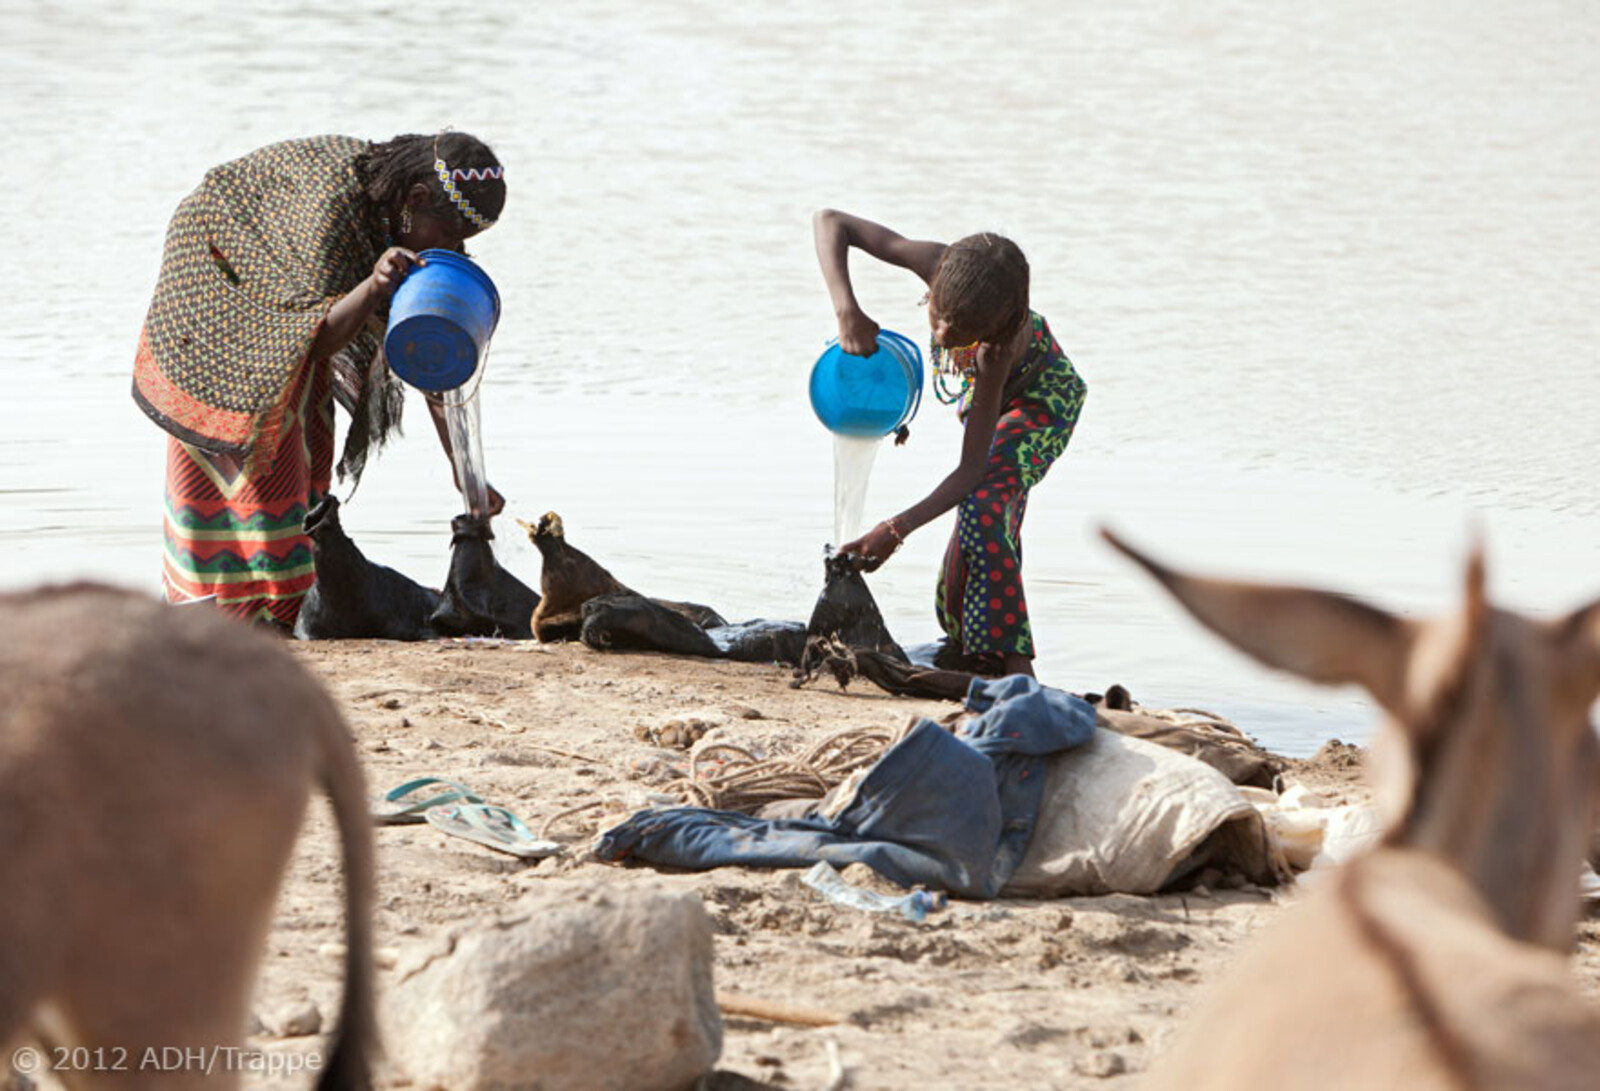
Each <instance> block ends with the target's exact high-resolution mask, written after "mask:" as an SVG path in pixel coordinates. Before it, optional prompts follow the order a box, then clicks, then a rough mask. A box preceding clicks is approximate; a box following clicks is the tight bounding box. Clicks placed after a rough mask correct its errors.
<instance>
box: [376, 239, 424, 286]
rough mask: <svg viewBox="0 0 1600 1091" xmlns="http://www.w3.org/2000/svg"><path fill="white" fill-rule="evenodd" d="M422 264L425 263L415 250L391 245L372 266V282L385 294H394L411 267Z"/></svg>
mask: <svg viewBox="0 0 1600 1091" xmlns="http://www.w3.org/2000/svg"><path fill="white" fill-rule="evenodd" d="M422 264H425V263H424V262H423V261H422V259H421V258H419V257H417V253H416V251H415V250H407V249H406V248H405V247H403V246H391V247H389V249H387V250H385V251H384V252H383V253H382V255H380V256H379V258H378V261H377V264H376V265H374V266H373V267H372V282H373V283H374V284H375V285H376V286H377V288H378V290H379V291H380V292H382V293H383V294H384V295H393V294H394V290H395V289H396V288H398V287H399V286H400V282H401V281H402V280H404V279H405V278H406V273H407V272H409V271H410V269H411V267H412V266H413V265H422Z"/></svg>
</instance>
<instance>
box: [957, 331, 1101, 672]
mask: <svg viewBox="0 0 1600 1091" xmlns="http://www.w3.org/2000/svg"><path fill="white" fill-rule="evenodd" d="M1018 366H1019V367H1020V368H1022V369H1026V370H1028V371H1030V372H1031V373H1032V374H1031V377H1030V378H1029V379H1028V380H1027V382H1026V385H1025V386H1024V387H1023V388H1022V390H1021V391H1020V392H1019V393H1018V394H1016V395H1015V396H1013V397H1012V399H1011V400H1010V401H1009V402H1007V403H1006V405H1005V406H1004V407H1003V408H1002V409H1001V412H1000V419H999V421H998V422H996V424H995V433H994V441H993V442H992V443H991V445H990V447H989V465H988V468H987V470H986V472H985V474H984V478H983V481H982V482H981V483H980V484H979V485H978V487H977V488H976V489H974V490H973V492H972V494H971V495H970V496H968V497H967V498H966V499H965V500H963V501H961V504H960V506H959V507H957V509H956V526H955V530H954V531H953V532H952V533H951V535H950V544H949V545H948V546H947V547H946V548H945V554H944V563H943V565H941V567H940V571H939V585H938V589H937V593H936V595H935V608H936V610H937V612H938V615H939V625H940V627H941V628H943V629H944V631H945V633H946V634H947V635H948V636H949V637H950V639H951V640H952V641H953V642H955V643H956V644H958V645H959V646H960V647H961V650H962V651H963V652H965V653H967V654H968V655H985V654H991V653H995V654H1004V653H1016V654H1019V655H1026V656H1032V655H1033V629H1032V627H1031V626H1030V625H1029V624H1028V602H1027V598H1026V596H1025V595H1024V593H1023V589H1022V516H1023V514H1024V513H1025V512H1026V511H1027V508H1028V490H1029V489H1031V488H1033V486H1034V485H1037V484H1038V483H1039V482H1040V481H1042V480H1043V479H1044V475H1045V473H1046V472H1048V471H1049V469H1050V467H1051V465H1053V464H1054V462H1055V460H1056V459H1057V458H1058V457H1059V456H1060V454H1061V452H1062V451H1064V450H1066V447H1067V441H1068V440H1070V439H1071V438H1072V430H1073V428H1074V427H1075V426H1076V425H1077V423H1078V414H1079V413H1080V412H1081V411H1082V409H1083V399H1084V395H1085V393H1086V391H1087V387H1086V385H1085V384H1084V381H1083V379H1082V377H1080V376H1079V375H1078V373H1077V371H1076V369H1074V368H1073V366H1072V361H1071V360H1069V359H1067V356H1066V354H1065V353H1064V352H1062V351H1061V346H1060V345H1059V344H1058V343H1057V342H1056V339H1055V338H1054V337H1053V336H1051V334H1050V328H1049V326H1047V325H1046V324H1045V320H1044V319H1043V318H1042V317H1041V316H1039V315H1037V314H1035V315H1034V316H1033V344H1032V345H1031V346H1030V347H1029V349H1028V351H1027V353H1025V354H1024V356H1023V359H1022V361H1021V363H1020V364H1019V365H1018Z"/></svg>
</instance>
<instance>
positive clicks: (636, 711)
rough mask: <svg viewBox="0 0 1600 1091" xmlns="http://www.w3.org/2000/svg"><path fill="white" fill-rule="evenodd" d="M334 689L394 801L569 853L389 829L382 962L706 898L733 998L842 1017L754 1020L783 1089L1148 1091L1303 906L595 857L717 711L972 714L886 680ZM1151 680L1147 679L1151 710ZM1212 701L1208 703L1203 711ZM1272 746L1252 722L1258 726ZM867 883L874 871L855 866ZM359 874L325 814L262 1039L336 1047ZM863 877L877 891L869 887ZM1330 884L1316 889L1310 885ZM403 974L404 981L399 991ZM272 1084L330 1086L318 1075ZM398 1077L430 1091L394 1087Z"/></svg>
mask: <svg viewBox="0 0 1600 1091" xmlns="http://www.w3.org/2000/svg"><path fill="white" fill-rule="evenodd" d="M293 648H294V653H295V654H296V655H297V656H298V657H299V658H300V659H301V660H302V662H304V663H305V664H306V665H307V666H309V667H310V668H311V669H312V670H313V671H315V672H316V673H317V674H318V675H319V676H320V677H321V678H322V679H323V680H324V681H325V682H326V683H327V685H328V687H329V688H330V690H331V691H332V692H333V693H334V695H335V697H336V698H337V700H338V702H339V703H340V705H341V706H342V707H343V709H344V711H345V714H346V716H347V717H348V719H349V722H350V725H351V728H352V730H353V731H354V734H355V738H356V741H357V745H358V747H359V749H360V752H361V756H362V758H363V760H364V762H365V765H366V770H367V777H368V780H369V787H371V788H372V789H373V790H374V791H376V790H379V789H385V788H389V787H392V786H394V785H397V784H399V783H401V782H403V781H405V780H407V779H410V778H412V777H416V776H423V775H434V776H443V777H449V778H452V779H457V780H460V781H463V782H465V783H467V784H469V785H471V786H472V787H473V788H474V789H476V790H478V791H479V792H480V794H482V795H483V796H484V797H485V798H486V799H488V800H489V801H491V802H495V803H499V804H502V805H504V806H507V807H509V808H511V809H512V810H513V811H515V812H516V813H517V814H519V815H520V816H521V817H522V818H523V819H524V820H525V821H526V822H527V823H528V824H529V826H531V827H532V828H533V829H534V830H535V831H536V832H538V831H539V830H540V829H541V827H543V826H544V825H545V824H546V823H547V822H549V821H550V820H551V819H552V818H554V817H555V816H558V815H560V814H561V813H562V812H564V811H568V810H570V809H572V808H574V807H578V806H580V805H582V804H586V803H593V802H597V801H598V802H601V803H602V804H603V805H602V806H601V807H599V808H596V809H591V810H588V811H584V812H581V813H578V814H574V815H571V816H568V817H566V818H561V819H560V820H558V821H557V822H556V823H555V824H554V825H553V826H551V827H550V836H552V837H553V838H555V839H556V840H561V841H566V842H569V843H570V847H571V851H569V852H568V853H567V854H565V855H563V856H561V857H557V858H552V859H547V860H544V861H540V862H535V863H524V862H522V861H519V860H516V859H514V858H512V857H510V856H506V855H503V854H499V853H495V852H492V851H490V850H488V849H484V848H481V847H479V846H476V845H473V844H471V843H469V842H466V841H463V840H460V839H457V838H450V837H447V836H445V835H443V834H441V833H439V832H438V831H436V830H434V829H432V828H431V827H428V826H425V825H424V826H401V827H386V828H382V829H379V830H377V831H376V836H377V843H378V863H379V890H378V899H377V902H378V907H379V908H378V916H377V936H378V944H379V946H380V950H384V951H387V952H390V953H395V952H403V951H404V950H405V949H406V948H407V947H408V946H409V945H413V944H417V943H424V942H426V941H427V940H428V939H429V938H430V937H432V936H436V935H437V934H439V933H441V932H443V931H444V930H446V929H448V928H450V927H451V926H458V925H463V924H470V923H471V922H473V921H475V920H479V919H483V918H486V917H488V916H490V915H492V914H494V913H495V912H496V911H498V910H500V909H501V908H503V907H505V906H507V905H508V904H509V903H511V902H513V901H514V900H516V899H517V898H518V897H519V896H520V895H521V894H523V893H524V892H525V891H528V890H530V889H532V888H536V887H538V885H539V884H541V883H543V882H545V880H546V879H547V878H549V877H550V876H557V875H559V876H562V877H563V878H565V879H577V880H583V881H588V882H593V883H618V884H621V883H636V882H664V883H667V884H669V885H671V886H673V887H676V888H686V889H690V890H694V891H696V892H698V893H699V894H700V895H701V896H702V897H703V898H704V901H705V905H706V908H707V910H708V912H709V913H710V915H711V917H712V919H713V921H714V923H715V927H716V932H717V936H716V969H715V972H716V981H717V987H718V989H719V990H723V989H727V990H734V991H737V992H740V993H744V994H748V995H751V996H756V997H765V998H771V999H776V1000H782V1001H784V1002H786V1003H789V1004H797V1005H805V1006H807V1007H812V1008H821V1009H826V1010H829V1011H832V1012H835V1013H837V1014H838V1015H839V1016H840V1017H841V1022H840V1023H839V1024H838V1025H836V1026H831V1027H826V1028H821V1029H812V1028H802V1027H793V1026H777V1025H773V1024H769V1023H763V1022H758V1021H754V1020H747V1019H742V1018H729V1019H728V1020H727V1021H726V1037H725V1044H724V1048H723V1055H722V1059H721V1062H720V1064H719V1069H721V1070H724V1071H731V1072H735V1073H738V1074H740V1075H742V1076H744V1077H748V1078H749V1079H751V1080H755V1081H759V1083H761V1084H765V1085H770V1086H773V1087H780V1088H788V1087H793V1088H821V1087H823V1086H825V1084H826V1083H827V1080H828V1077H829V1061H828V1050H829V1047H828V1044H827V1043H828V1042H830V1041H831V1042H833V1043H835V1045H836V1047H837V1050H838V1055H839V1057H840V1059H841V1061H842V1063H843V1065H844V1068H845V1070H846V1072H847V1073H848V1074H849V1084H848V1086H852V1087H860V1088H866V1087H871V1088H882V1089H890V1091H893V1089H908V1091H909V1089H912V1088H919V1089H920V1088H930V1087H939V1088H945V1087H949V1088H957V1087H959V1088H1008V1089H1012V1088H1077V1087H1105V1088H1117V1087H1130V1086H1133V1085H1134V1084H1136V1083H1137V1080H1138V1074H1139V1073H1140V1072H1141V1071H1142V1070H1143V1069H1145V1068H1146V1067H1147V1066H1148V1065H1149V1064H1150V1062H1151V1059H1152V1058H1153V1057H1154V1056H1155V1055H1156V1054H1157V1053H1158V1052H1159V1051H1160V1050H1161V1049H1162V1048H1163V1046H1164V1044H1165V1043H1166V1041H1167V1040H1168V1038H1169V1036H1170V1035H1171V1033H1172V1032H1173V1030H1174V1028H1175V1027H1176V1026H1177V1024H1178V1022H1179V1021H1180V1020H1181V1019H1182V1018H1183V1016H1184V1014H1185V1013H1186V1012H1188V1011H1190V1010H1191V1009H1192V1007H1193V1005H1194V1004H1195V1002H1196V999H1197V997H1199V996H1200V994H1201V992H1202V991H1203V989H1204V987H1205V985H1206V983H1207V982H1208V981H1210V980H1212V979H1213V978H1215V977H1216V975H1217V974H1218V973H1219V972H1220V971H1221V970H1222V969H1223V968H1224V967H1225V966H1226V965H1227V964H1228V963H1229V962H1230V961H1231V959H1232V956H1233V955H1234V953H1235V952H1236V951H1237V949H1238V947H1239V945H1240V944H1241V943H1243V942H1245V941H1246V940H1247V939H1248V938H1249V937H1250V935H1251V934H1252V933H1253V932H1255V931H1256V930H1257V929H1258V928H1260V927H1262V926H1263V925H1264V924H1266V923H1268V922H1270V921H1271V920H1272V919H1273V918H1275V917H1276V916H1277V915H1278V914H1279V913H1280V912H1282V909H1283V907H1284V905H1285V904H1288V903H1289V902H1292V901H1293V899H1294V898H1296V897H1298V896H1299V894H1298V892H1297V891H1296V890H1294V889H1289V890H1266V889H1260V888H1254V887H1250V888H1245V889H1238V890H1225V891H1211V892H1206V891H1200V892H1191V893H1187V894H1184V895H1165V896H1160V897H1148V898H1147V897H1132V896H1113V897H1104V898H1068V899H1058V900H1048V901H1023V900H1000V901H994V902H986V903H974V902H957V903H952V905H951V906H950V908H949V909H948V910H946V911H944V912H942V913H938V914H935V915H934V916H932V917H930V918H929V919H928V920H927V921H926V922H925V923H923V924H920V925H918V924H912V923H910V922H907V921H902V920H899V919H898V918H896V919H886V918H883V917H880V916H874V915H869V914H865V913H861V912H859V911H856V910H850V909H842V908H839V907H836V906H834V905H832V904H831V903H828V902H826V901H823V900H821V899H820V898H819V897H818V896H816V895H815V894H813V893H812V892H811V891H810V890H809V889H808V888H806V887H804V886H802V885H801V884H800V883H799V873H798V872H794V871H759V870H747V869H737V868H725V869H721V870H717V871H712V872H705V873H698V874H663V873H660V872H657V871H655V870H653V869H649V868H644V867H619V866H612V865H607V864H602V863H599V862H596V861H593V860H589V859H587V858H586V854H585V852H584V851H583V850H584V848H585V846H586V845H587V843H588V841H589V839H590V838H591V837H592V835H593V833H594V831H595V829H596V827H597V824H598V822H599V821H600V818H601V815H602V814H603V813H606V812H611V813H620V812H622V811H623V810H625V809H627V807H628V804H629V800H630V797H632V798H637V794H638V793H639V792H641V791H644V790H648V788H649V785H648V783H647V779H648V778H647V777H642V776H641V774H640V772H639V771H640V770H641V769H648V767H649V765H650V763H651V761H652V759H657V760H659V759H663V758H671V757H673V756H675V755H676V756H679V757H681V753H680V752H675V751H669V750H663V749H661V748H658V747H656V746H652V745H650V744H649V743H647V742H645V741H642V740H641V739H640V738H638V737H637V736H636V733H635V732H636V728H637V727H639V726H640V725H643V726H644V727H646V728H650V727H660V726H662V725H664V724H666V723H668V722H669V721H671V720H674V719H686V718H695V719H699V720H701V721H705V722H707V723H710V724H715V725H721V726H722V727H723V728H724V730H725V732H726V733H727V734H728V735H729V736H730V738H732V739H736V740H737V739H745V740H751V741H757V742H759V743H761V744H762V745H764V746H765V747H766V748H767V749H768V751H769V752H773V753H783V752H787V751H792V750H797V749H799V748H801V747H802V746H804V745H806V744H807V743H809V742H813V741H815V740H817V739H819V738H821V737H822V736H824V735H826V734H829V733H831V732H834V731H837V730H841V729H844V728H848V727H868V726H896V725H899V724H900V723H902V722H904V720H905V719H906V718H907V717H910V716H913V715H917V714H933V715H937V714H940V713H942V712H946V711H949V709H950V707H951V706H947V705H940V704H938V703H935V702H922V701H910V700H903V699H897V698H892V697H888V696H886V695H883V694H881V693H879V692H877V691H876V690H874V689H872V688H871V687H870V686H867V685H865V684H863V685H862V688H860V689H854V688H852V689H851V690H850V691H848V692H840V691H839V690H838V689H837V688H836V687H835V686H834V685H833V684H832V683H831V682H830V683H827V684H823V683H820V682H819V683H816V684H813V685H812V686H811V687H809V688H805V689H800V690H796V689H791V688H790V687H789V686H788V684H787V683H788V672H787V671H786V670H783V669H780V668H777V667H767V666H753V665H746V664H736V663H725V662H719V661H710V660H690V659H674V658H667V657H663V656H656V655H624V654H601V653H596V652H594V651H591V650H590V649H588V648H586V647H584V646H582V645H574V644H569V645H558V646H550V647H543V646H539V645H537V644H533V643H531V642H530V643H524V644H518V645H494V644H482V643H479V644H473V643H450V642H439V643H429V644H392V643H384V642H371V641H346V642H331V643H322V644H296V645H294V646H293ZM1137 681H1138V680H1137V679H1131V680H1129V682H1130V683H1131V684H1132V688H1133V690H1134V693H1135V695H1137V693H1138V686H1137ZM1194 697H1195V700H1194V703H1195V704H1198V705H1203V704H1204V695H1203V694H1196V695H1194ZM1241 726H1242V727H1243V728H1245V730H1247V731H1248V730H1249V726H1250V725H1248V724H1245V725H1241ZM1291 764H1292V769H1291V773H1290V776H1291V779H1298V780H1300V781H1301V782H1303V783H1307V784H1308V785H1310V786H1312V787H1315V788H1317V789H1319V790H1321V791H1323V792H1325V793H1327V794H1328V795H1330V796H1331V797H1333V798H1334V799H1335V800H1341V801H1354V800H1357V799H1361V798H1364V795H1365V789H1364V788H1363V786H1362V785H1361V783H1360V768H1359V766H1360V760H1359V752H1356V751H1353V750H1352V749H1351V748H1330V749H1329V750H1325V751H1324V753H1323V754H1321V755H1319V756H1318V758H1316V759H1312V760H1310V761H1306V762H1294V763H1291ZM852 870H853V871H854V870H855V869H852ZM340 875H341V872H340V867H339V858H338V855H337V846H336V843H335V842H334V840H333V837H332V834H331V821H330V819H329V816H328V814H327V813H326V809H325V807H322V806H319V807H317V808H316V809H315V810H314V812H313V815H312V818H311V820H310V822H309V824H308V829H307V832H306V836H305V837H304V838H303V839H302V843H301V846H300V849H299V851H298V853H297V856H296V859H295V861H294V864H293V868H292V871H291V873H290V876H289V879H288V882H287V886H286V888H285V891H284V894H283V897H282V900H281V904H280V907H279V911H278V915H277V919H276V923H275V926H274V929H273V933H272V937H271V941H270V946H269V948H268V950H267V953H266V957H265V959H264V962H263V969H262V975H261V979H260V983H259V986H258V993H257V998H256V1011H257V1013H258V1015H259V1017H260V1019H261V1021H262V1022H263V1024H265V1026H266V1027H267V1028H268V1029H267V1030H265V1031H263V1033H261V1034H259V1035H257V1036H255V1037H253V1038H252V1039H251V1044H252V1045H255V1046H258V1047H260V1048H261V1049H263V1050H265V1051H267V1052H269V1053H273V1054H279V1053H282V1054H290V1055H292V1054H295V1053H301V1054H303V1053H305V1052H306V1051H307V1050H309V1049H311V1048H313V1046H314V1044H315V1039H313V1038H309V1037H301V1038H288V1037H282V1036H280V1035H278V1034H277V1033H275V1030H276V1028H277V1026H278V1025H279V1024H280V1023H281V1022H282V1020H283V1018H284V1016H285V1014H286V1013H289V1012H292V1011H293V1010H295V1009H296V1008H303V1007H304V1006H305V1005H306V1003H307V1002H308V1001H310V1002H313V1003H315V1004H316V1005H317V1006H318V1008H319V1009H320V1011H321V1012H322V1013H323V1015H324V1017H325V1021H327V1022H331V1021H332V1016H333V1013H335V1012H336V1011H337V1009H338V997H339V991H340V963H339V960H338V957H337V955H336V954H335V946H334V945H336V944H338V942H339V941H340V939H341V938H342V937H341V928H340V923H339V907H340V904H341V886H340V881H341V879H340ZM855 877H856V876H854V875H852V878H855ZM1305 885H1308V884H1302V886H1305ZM1575 972H1576V973H1577V974H1578V976H1579V978H1580V980H1581V981H1582V984H1583V987H1584V988H1585V990H1586V991H1587V992H1588V993H1590V994H1591V995H1595V996H1600V923H1597V922H1596V921H1593V920H1591V921H1587V922H1585V923H1584V924H1583V925H1582V926H1581V933H1580V944H1579V951H1578V957H1577V960H1576V962H1575ZM387 976H388V975H387V974H386V973H382V972H380V983H382V981H383V980H385V979H386V978H387ZM250 1085H251V1086H259V1087H268V1086H272V1087H279V1086H281V1087H299V1086H307V1085H308V1084H307V1081H306V1079H305V1078H304V1076H301V1077H297V1078H280V1079H259V1078H258V1079H254V1080H253V1081H252V1082H251V1084H250ZM383 1086H386V1087H398V1086H405V1085H404V1084H403V1083H400V1082H398V1081H397V1080H396V1079H395V1078H394V1077H391V1078H390V1079H389V1080H388V1081H387V1082H386V1083H385V1084H384V1085H383Z"/></svg>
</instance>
